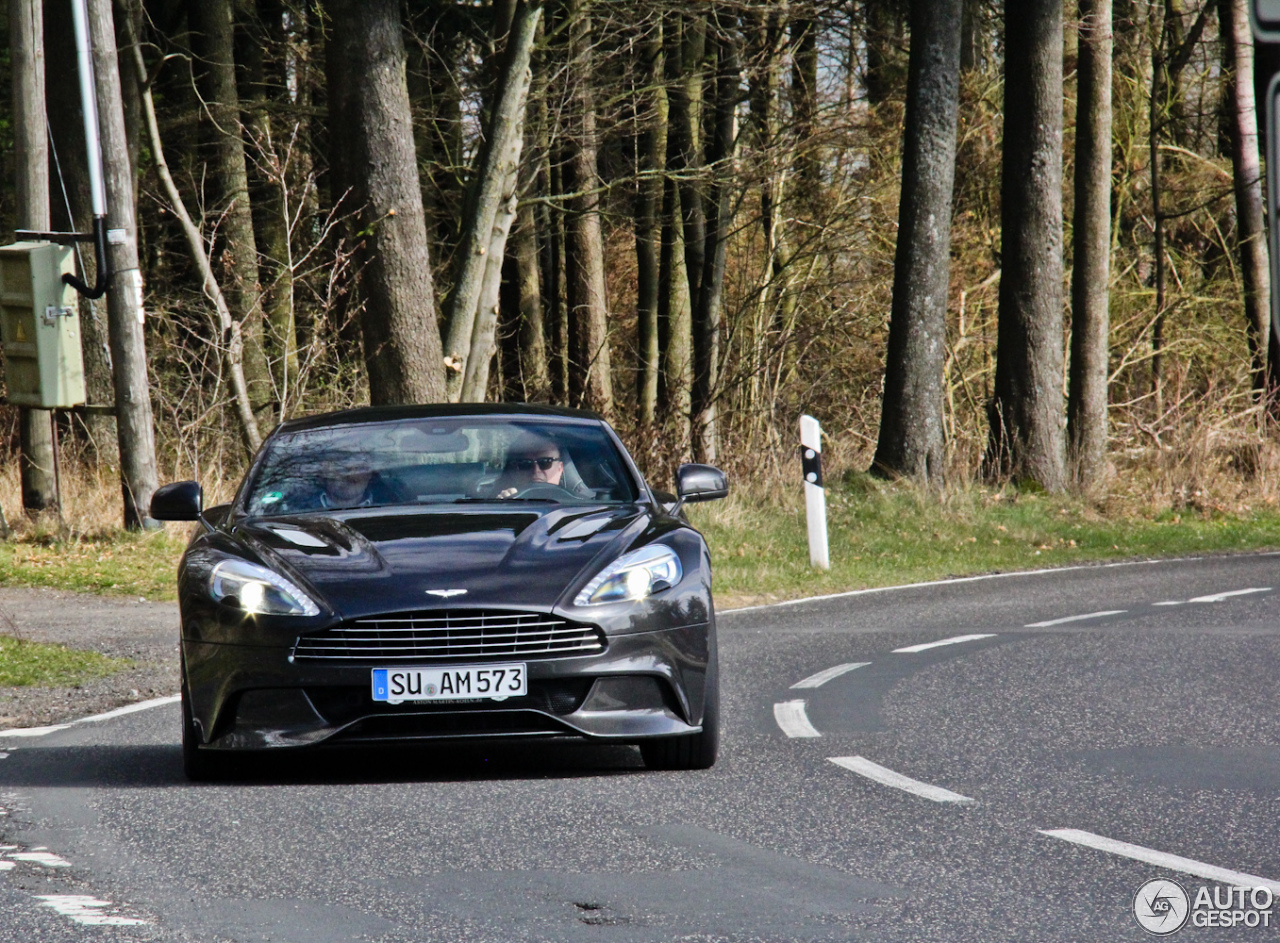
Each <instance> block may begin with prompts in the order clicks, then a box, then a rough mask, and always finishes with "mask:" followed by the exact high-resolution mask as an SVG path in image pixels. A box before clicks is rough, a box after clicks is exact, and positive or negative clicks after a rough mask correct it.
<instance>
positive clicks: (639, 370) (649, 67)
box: [635, 16, 668, 426]
mask: <svg viewBox="0 0 1280 943" xmlns="http://www.w3.org/2000/svg"><path fill="white" fill-rule="evenodd" d="M662 27H663V23H662V17H660V16H659V17H654V20H653V23H652V24H651V25H650V26H649V31H648V33H647V35H646V36H645V38H644V41H643V42H642V43H641V44H640V46H639V49H640V67H639V70H638V71H639V76H640V79H639V81H640V89H639V92H638V94H637V95H636V106H635V107H636V113H637V116H638V120H639V123H640V128H639V134H638V135H637V142H636V149H637V169H638V171H639V175H640V177H639V181H638V182H637V185H636V213H635V232H636V282H637V284H636V334H637V336H636V404H637V418H638V420H639V421H640V424H641V425H644V426H649V425H652V424H653V423H654V422H655V421H656V419H657V415H658V377H659V374H660V373H661V366H660V360H659V358H660V351H661V346H660V344H659V329H658V317H659V314H658V311H659V303H658V295H659V292H660V291H661V282H660V272H659V258H660V255H661V243H662V223H661V212H662V191H663V179H664V174H663V170H664V169H665V167H666V163H667V117H668V104H667V90H666V86H665V84H664V78H665V60H664V58H663V56H664V51H663V43H662V32H663V29H662Z"/></svg>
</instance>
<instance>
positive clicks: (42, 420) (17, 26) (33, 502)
mask: <svg viewBox="0 0 1280 943" xmlns="http://www.w3.org/2000/svg"><path fill="white" fill-rule="evenodd" d="M9 55H10V58H11V64H10V68H11V69H12V71H13V145H14V146H13V149H14V164H15V165H16V168H15V169H16V170H17V176H18V179H17V188H16V196H17V203H18V213H17V220H16V221H17V224H18V228H19V229H34V230H37V231H48V229H49V145H48V140H49V139H48V137H47V134H46V131H45V128H46V122H45V104H44V102H45V96H44V11H43V9H42V7H41V0H9ZM18 430H19V441H20V443H21V459H20V462H19V468H20V469H21V474H22V507H23V508H24V509H25V510H26V511H27V513H28V514H36V513H39V512H40V511H47V510H50V509H53V508H56V507H57V506H58V479H57V475H56V474H55V471H54V454H53V449H54V445H53V413H52V412H50V411H49V410H47V409H31V408H29V407H25V406H22V407H19V408H18Z"/></svg>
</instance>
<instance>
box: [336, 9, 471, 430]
mask: <svg viewBox="0 0 1280 943" xmlns="http://www.w3.org/2000/svg"><path fill="white" fill-rule="evenodd" d="M329 8H330V10H331V13H332V16H333V24H334V30H333V42H332V44H331V45H342V46H343V47H344V49H343V50H342V51H341V52H340V53H339V55H340V58H341V61H342V63H343V65H344V66H345V72H346V76H347V78H348V81H349V86H348V88H347V90H346V93H345V94H346V95H347V96H348V98H347V101H346V103H345V107H344V108H343V112H344V114H345V117H346V119H347V120H346V121H345V122H344V124H343V125H342V126H341V128H340V130H338V134H340V135H345V137H346V139H347V146H348V147H349V149H350V150H349V153H348V154H347V159H346V164H347V167H346V170H347V171H348V172H349V174H350V178H349V183H350V185H351V187H352V191H353V196H354V197H355V199H354V203H353V205H354V206H357V207H361V208H362V211H361V221H360V228H361V230H362V231H363V232H365V233H367V235H366V236H365V238H364V239H363V241H362V242H361V245H360V260H361V262H362V266H363V267H362V272H361V282H362V284H363V286H364V293H365V299H366V300H365V309H364V312H363V315H362V317H361V329H362V333H363V336H364V356H365V366H366V369H367V371H368V375H369V398H370V401H371V402H372V403H373V404H374V405H386V404H392V403H431V402H440V401H442V400H444V399H445V385H444V376H443V371H442V369H441V365H442V364H443V359H444V358H443V354H442V351H441V345H440V332H439V328H438V326H437V317H436V303H435V287H434V284H433V280H432V276H431V263H430V257H429V254H428V251H427V229H426V220H425V216H424V214H423V209H422V192H421V190H420V188H419V186H418V167H417V161H416V155H415V153H414V142H413V123H412V117H411V115H410V113H409V92H408V88H407V87H406V85H405V51H404V39H403V36H402V35H401V24H400V4H399V3H398V2H396V0H332V2H331V3H330V4H329ZM332 88H333V86H332V85H330V89H331V90H332Z"/></svg>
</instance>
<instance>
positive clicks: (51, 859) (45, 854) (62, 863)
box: [5, 848, 71, 868]
mask: <svg viewBox="0 0 1280 943" xmlns="http://www.w3.org/2000/svg"><path fill="white" fill-rule="evenodd" d="M5 857H6V858H12V859H13V860H14V861H26V862H29V863H30V864H38V865H41V866H43V867H46V868H69V867H71V862H70V861H68V860H67V859H66V858H64V857H62V856H61V855H55V854H54V853H53V852H52V851H46V850H45V849H43V848H39V849H35V850H33V851H11V852H8V853H7V854H6V855H5Z"/></svg>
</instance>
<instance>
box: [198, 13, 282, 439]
mask: <svg viewBox="0 0 1280 943" xmlns="http://www.w3.org/2000/svg"><path fill="white" fill-rule="evenodd" d="M188 15H189V17H190V18H191V27H192V30H193V33H194V35H193V37H192V39H193V40H194V41H195V42H194V45H195V48H196V52H197V55H196V58H195V63H196V66H197V70H196V85H197V88H198V89H199V91H200V97H201V99H202V100H203V108H202V111H203V112H204V115H205V116H206V117H207V119H208V126H207V127H206V128H205V135H204V137H205V139H206V141H207V142H208V150H209V153H210V154H211V155H212V160H211V161H210V163H209V177H210V182H211V183H212V189H213V194H212V196H213V200H212V204H211V207H210V209H211V211H212V213H213V215H214V217H215V218H219V219H220V220H221V223H220V225H219V227H218V231H219V235H220V237H221V238H219V239H216V240H215V242H214V245H215V249H214V250H213V253H212V258H211V259H210V262H211V263H212V264H213V266H214V273H215V276H216V277H217V278H218V283H219V285H220V286H221V288H222V293H223V295H224V297H225V298H226V300H227V307H228V308H229V309H230V311H231V317H232V319H233V320H235V321H238V322H239V324H240V334H241V336H242V337H243V338H244V373H245V380H246V381H247V382H248V385H249V401H250V403H251V404H252V405H253V414H254V418H255V420H256V421H257V422H259V423H262V424H265V425H266V426H268V427H270V426H271V425H272V416H273V412H274V409H273V407H274V401H275V396H274V393H273V390H272V383H271V371H270V369H269V367H268V366H267V355H266V351H265V349H264V347H263V333H264V332H263V316H262V315H263V312H262V290H261V286H260V285H259V282H258V247H257V240H256V239H255V237H254V231H253V207H252V205H251V204H250V201H249V176H248V171H247V169H246V167H245V155H244V137H243V131H242V128H241V121H240V93H239V89H238V88H237V86H236V62H235V53H234V49H235V45H234V44H235V33H234V29H233V21H232V16H233V6H232V0H196V2H194V3H190V4H189V5H188Z"/></svg>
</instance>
